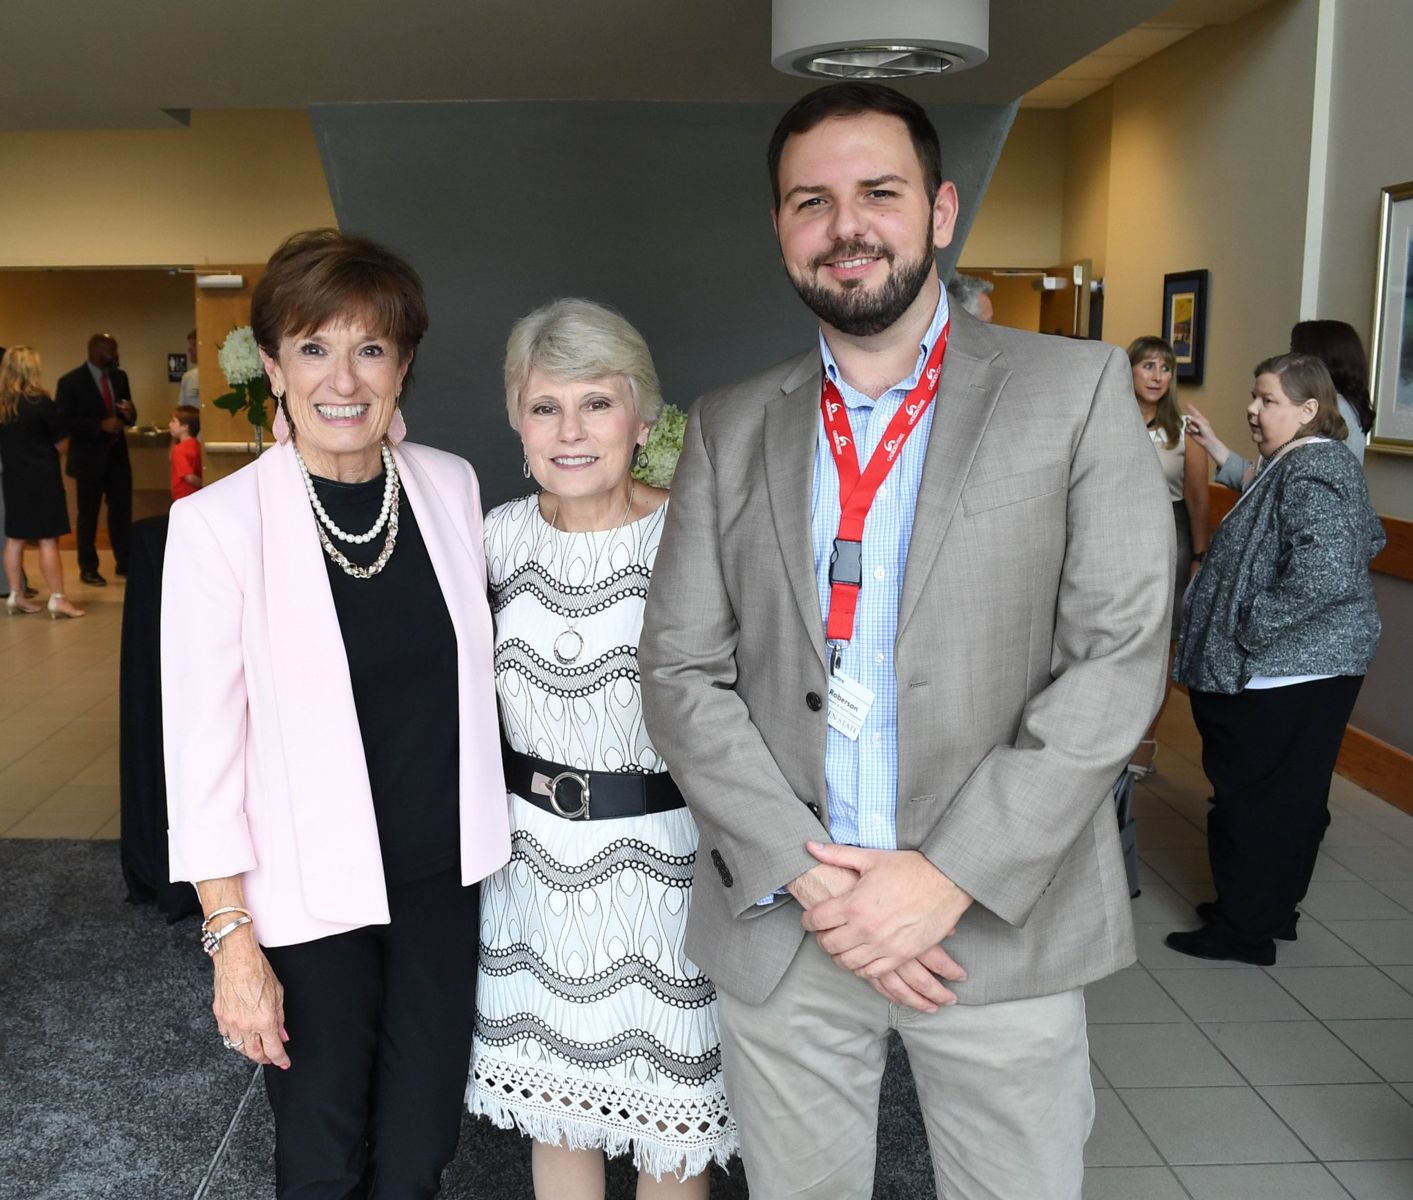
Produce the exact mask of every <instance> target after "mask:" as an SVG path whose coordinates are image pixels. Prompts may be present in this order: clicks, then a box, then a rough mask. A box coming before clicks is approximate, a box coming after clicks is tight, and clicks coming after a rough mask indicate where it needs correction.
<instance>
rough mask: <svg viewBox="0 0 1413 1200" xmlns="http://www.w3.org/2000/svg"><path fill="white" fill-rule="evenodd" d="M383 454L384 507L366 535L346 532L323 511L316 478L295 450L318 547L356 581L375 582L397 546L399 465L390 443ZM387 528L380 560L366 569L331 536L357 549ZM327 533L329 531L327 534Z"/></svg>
mask: <svg viewBox="0 0 1413 1200" xmlns="http://www.w3.org/2000/svg"><path fill="white" fill-rule="evenodd" d="M382 454H383V506H382V508H381V509H380V510H379V512H378V519H377V520H376V521H374V522H373V528H372V529H370V530H368V532H367V533H346V532H345V531H344V530H342V529H341V528H339V526H338V525H336V524H335V523H334V520H333V518H332V517H330V516H329V514H328V513H327V512H325V511H324V505H323V502H322V501H320V499H319V493H318V492H316V491H315V490H314V479H313V476H311V475H310V474H309V468H308V467H307V466H306V465H305V463H304V456H303V455H302V454H300V452H299V447H298V446H296V447H294V461H295V462H297V463H298V464H299V473H300V475H301V476H303V478H304V494H305V495H306V496H308V497H309V504H310V506H311V507H312V508H313V509H314V516H315V517H316V518H317V519H316V521H315V528H317V529H318V530H319V544H320V545H321V546H323V547H324V553H325V554H327V555H328V556H329V557H330V558H331V559H332V560H333V561H334V562H335V563H337V564H338V567H339V569H340V570H341V571H342V572H343V573H344V574H345V575H350V576H352V577H353V578H354V579H372V578H373V576H374V575H376V574H378V572H379V571H381V570H382V569H383V568H384V567H385V566H387V565H388V559H390V558H391V557H392V552H393V549H394V548H395V547H396V546H397V510H398V502H399V498H400V495H401V489H400V488H399V486H398V484H399V480H398V474H397V463H396V462H395V461H394V460H393V456H392V451H391V450H390V449H388V444H387V442H384V443H383V445H382ZM384 526H386V527H387V531H388V535H387V537H386V538H385V539H384V541H383V548H382V550H381V551H379V552H378V557H377V558H375V559H374V560H373V561H372V563H371V564H369V565H368V566H366V567H360V566H359V565H358V564H357V563H353V562H350V561H349V559H348V556H347V555H345V554H344V552H343V551H342V550H340V549H339V548H338V547H337V546H335V545H334V544H333V542H332V541H330V540H329V536H330V534H332V535H333V536H334V537H336V538H338V539H339V541H341V542H348V543H349V544H350V545H353V546H358V545H363V544H364V543H366V542H371V541H372V540H373V539H374V538H375V537H377V536H378V534H380V533H382V531H383V528H384ZM326 530H327V532H325V531H326Z"/></svg>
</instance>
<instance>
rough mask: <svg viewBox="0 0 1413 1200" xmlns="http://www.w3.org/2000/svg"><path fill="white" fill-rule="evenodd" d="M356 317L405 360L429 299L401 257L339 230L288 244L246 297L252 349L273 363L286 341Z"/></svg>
mask: <svg viewBox="0 0 1413 1200" xmlns="http://www.w3.org/2000/svg"><path fill="white" fill-rule="evenodd" d="M356 318H357V319H362V320H363V321H366V322H367V325H368V328H369V330H370V332H372V333H374V334H376V335H377V336H378V337H385V338H387V339H388V340H389V341H391V342H393V343H394V344H395V345H396V346H397V348H398V354H399V356H400V357H401V359H402V361H403V362H406V361H407V360H408V359H410V358H411V357H412V354H413V351H415V350H416V349H417V345H418V343H419V342H421V340H422V335H423V334H425V333H426V332H427V300H426V297H425V296H424V295H423V293H422V280H421V279H420V278H419V277H418V275H417V272H416V271H414V270H413V269H412V267H411V266H410V265H408V263H406V262H405V261H404V260H403V259H401V258H400V257H398V256H397V255H396V254H394V253H393V252H392V251H391V250H389V249H388V248H387V247H386V246H380V245H379V244H378V243H377V242H374V241H372V240H370V239H369V238H364V237H357V236H354V235H352V234H346V233H340V232H339V231H338V230H337V229H310V230H306V231H305V232H304V233H296V234H295V235H294V236H293V237H291V238H289V239H287V240H286V241H285V243H284V245H283V246H281V247H280V248H279V249H278V250H276V251H275V252H274V254H272V255H271V256H270V261H269V262H268V263H267V264H266V265H265V274H264V275H262V276H261V277H260V282H259V283H257V284H256V285H255V293H254V295H253V296H252V297H251V300H250V327H251V330H252V331H253V332H254V334H255V342H256V345H258V346H259V347H260V349H262V350H263V351H265V353H266V354H268V355H269V356H270V357H271V358H275V357H276V356H277V355H278V354H279V351H280V342H281V341H282V340H283V339H284V338H287V337H297V336H299V335H300V334H308V333H313V332H314V331H315V330H317V329H323V328H324V327H325V326H326V325H330V324H339V323H342V322H346V321H351V320H354V319H356ZM408 378H409V380H410V373H409V377H408ZM405 386H406V383H404V387H405Z"/></svg>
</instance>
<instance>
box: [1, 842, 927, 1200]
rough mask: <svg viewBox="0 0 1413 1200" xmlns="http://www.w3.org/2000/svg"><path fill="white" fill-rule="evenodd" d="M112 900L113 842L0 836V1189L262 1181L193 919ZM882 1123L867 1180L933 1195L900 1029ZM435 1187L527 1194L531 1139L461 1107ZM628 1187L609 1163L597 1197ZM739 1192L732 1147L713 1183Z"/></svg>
mask: <svg viewBox="0 0 1413 1200" xmlns="http://www.w3.org/2000/svg"><path fill="white" fill-rule="evenodd" d="M123 897H124V889H123V885H122V879H121V874H120V872H119V868H118V846H117V843H116V842H81V841H29V840H17V839H16V840H5V839H0V1200H80V1198H82V1200H98V1198H112V1200H149V1198H150V1200H260V1198H263V1197H268V1196H271V1195H273V1192H274V1187H273V1179H274V1169H273V1162H272V1157H271V1148H272V1145H273V1131H272V1125H271V1121H270V1111H269V1107H268V1105H267V1104H266V1102H265V1094H264V1090H263V1088H262V1087H260V1086H259V1085H258V1083H257V1086H256V1087H255V1088H254V1089H253V1090H252V1089H251V1086H250V1085H251V1081H252V1070H251V1069H250V1068H248V1066H247V1065H246V1063H245V1060H244V1059H241V1058H238V1057H237V1056H236V1055H234V1054H231V1053H229V1052H227V1051H225V1050H223V1049H222V1048H221V1044H220V1042H219V1041H218V1040H217V1037H216V1034H215V1029H214V1027H213V1024H212V1020H211V1015H210V1003H211V992H210V967H209V966H208V965H207V963H206V960H205V959H204V957H203V956H202V954H201V952H200V950H199V948H198V947H197V944H196V926H195V922H194V921H192V920H187V921H183V922H180V923H178V924H177V925H174V926H169V925H168V924H167V923H166V921H165V919H164V918H163V917H162V916H160V915H159V914H158V913H156V912H155V911H154V910H152V909H150V908H145V907H139V906H134V905H131V904H128V903H126V902H125V901H124V899H123ZM879 1124H880V1129H879V1156H878V1157H879V1162H878V1183H877V1188H876V1191H875V1195H876V1196H877V1197H880V1198H882V1200H903V1198H904V1197H906V1198H907V1200H926V1198H927V1197H931V1196H933V1194H934V1193H933V1188H932V1181H931V1171H930V1169H929V1166H928V1162H927V1152H926V1145H925V1141H924V1138H923V1133H922V1118H921V1115H920V1114H919V1112H918V1109H917V1103H916V1099H915V1096H914V1093H913V1088H912V1081H911V1079H910V1077H909V1076H908V1074H907V1062H906V1059H905V1057H904V1055H903V1054H902V1052H901V1050H900V1049H899V1047H898V1046H897V1045H896V1043H895V1045H894V1047H893V1055H892V1057H891V1058H890V1062H889V1070H888V1074H887V1076H886V1077H885V1079H884V1088H883V1112H882V1114H881V1120H880V1123H879ZM443 1195H444V1196H445V1197H447V1200H501V1198H505V1200H511V1198H515V1200H519V1198H522V1197H523V1198H527V1200H528V1197H530V1196H531V1188H530V1155H529V1147H528V1143H526V1142H525V1141H524V1140H523V1139H522V1138H520V1137H518V1136H516V1135H515V1134H513V1133H507V1132H504V1131H501V1130H498V1129H494V1128H492V1127H491V1126H490V1125H489V1124H488V1123H486V1122H484V1121H475V1122H473V1121H471V1120H470V1119H468V1120H467V1121H466V1122H465V1124H464V1126H463V1129H462V1139H461V1146H460V1149H459V1150H458V1152H457V1156H456V1160H455V1162H454V1163H453V1164H452V1166H451V1167H450V1168H449V1169H448V1171H447V1174H446V1177H445V1180H444V1189H443ZM632 1195H633V1173H632V1171H631V1168H630V1167H629V1165H628V1163H627V1162H626V1161H623V1160H620V1161H617V1162H615V1163H613V1164H611V1166H610V1171H609V1197H610V1200H628V1198H629V1197H631V1196H632ZM746 1195H747V1192H746V1186H745V1180H744V1175H743V1173H742V1170H741V1165H740V1162H739V1160H737V1161H734V1162H733V1163H732V1165H731V1170H730V1172H729V1173H725V1174H722V1173H718V1175H717V1176H716V1178H715V1179H714V1181H713V1184H712V1197H713V1200H739V1198H740V1197H744V1196H746Z"/></svg>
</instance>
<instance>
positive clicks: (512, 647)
mask: <svg viewBox="0 0 1413 1200" xmlns="http://www.w3.org/2000/svg"><path fill="white" fill-rule="evenodd" d="M665 517H666V507H665V506H664V507H663V508H660V509H658V510H657V511H656V512H654V513H651V514H649V515H648V516H646V517H644V518H642V519H641V520H638V521H634V522H631V523H629V524H626V525H624V526H623V527H622V528H621V529H617V530H604V531H602V532H593V533H561V532H560V531H559V530H557V529H555V528H553V527H552V526H551V525H549V524H548V522H546V521H545V520H544V518H543V517H542V516H541V515H540V512H539V507H538V505H537V503H536V500H535V498H534V497H527V498H525V499H521V500H514V501H511V502H510V503H509V504H505V505H502V506H501V507H499V508H497V509H495V510H493V511H492V512H491V513H490V514H489V515H488V516H487V517H486V562H487V567H488V570H489V574H490V585H491V607H492V611H493V612H494V614H495V623H496V634H495V673H496V688H497V691H498V694H499V697H500V706H501V721H502V724H503V725H504V728H505V733H506V737H507V739H508V741H509V742H510V745H511V746H512V747H513V748H514V749H515V750H517V751H520V752H521V753H524V754H531V755H534V756H535V757H537V758H543V759H548V760H549V761H551V762H555V763H563V764H566V765H569V766H572V767H574V768H576V769H578V770H586V769H587V770H594V771H615V772H625V771H628V772H652V771H662V770H665V765H664V763H663V761H662V758H661V757H660V756H659V755H658V753H657V751H656V750H655V749H654V748H653V745H652V742H651V741H650V740H649V738H648V734H647V730H646V729H645V728H644V725H643V715H642V700H641V692H640V691H639V685H638V679H639V676H638V637H639V634H640V632H641V630H642V622H643V603H644V600H645V599H646V596H647V590H648V579H649V576H650V574H651V571H652V564H653V560H654V558H655V557H656V554H657V546H658V539H659V537H660V536H661V534H662V525H663V521H664V519H665ZM591 573H592V578H590V574H591ZM566 615H567V617H568V620H566ZM569 620H572V621H573V622H574V627H575V628H576V629H577V630H578V632H579V634H580V635H582V637H583V639H584V647H583V651H582V653H580V654H579V655H578V657H577V660H576V661H575V662H574V663H573V664H571V665H568V666H565V665H562V664H560V663H559V662H557V661H556V659H555V655H554V653H553V646H554V643H555V639H556V638H558V637H560V636H561V635H562V634H563V632H564V630H565V629H566V628H567V627H568V624H569ZM569 641H570V642H572V641H573V639H569ZM562 645H563V643H562ZM509 802H510V824H511V856H510V862H509V863H508V864H507V865H506V866H505V867H503V868H502V869H501V870H500V871H498V872H496V874H494V875H492V876H491V877H490V878H489V879H487V880H486V881H485V882H484V883H483V884H482V887H481V949H480V953H481V961H480V971H479V975H478V979H477V985H476V1034H475V1044H474V1049H473V1052H472V1067H471V1082H470V1087H469V1088H468V1091H467V1103H468V1106H469V1108H470V1110H471V1111H472V1112H473V1113H477V1114H481V1115H484V1116H487V1117H489V1118H490V1119H491V1120H492V1121H493V1122H494V1123H495V1124H496V1125H498V1126H500V1127H502V1128H510V1127H512V1126H514V1127H517V1128H519V1129H520V1130H521V1132H523V1133H526V1134H529V1135H530V1136H531V1137H533V1138H535V1139H536V1140H538V1141H543V1142H549V1143H558V1142H560V1141H564V1142H565V1143H566V1144H568V1145H569V1146H572V1147H576V1148H578V1147H597V1148H600V1149H602V1150H604V1151H606V1152H607V1153H608V1154H609V1155H616V1154H621V1153H624V1152H626V1151H627V1150H628V1149H629V1148H630V1146H631V1148H632V1150H633V1161H634V1164H635V1166H637V1167H638V1169H639V1170H646V1171H648V1172H650V1173H651V1174H653V1175H656V1176H661V1175H663V1174H665V1173H670V1172H676V1171H679V1170H680V1169H681V1168H682V1167H683V1164H684V1163H685V1167H686V1172H687V1174H689V1175H694V1174H697V1173H699V1172H700V1171H702V1170H704V1169H705V1168H706V1166H707V1164H708V1163H709V1162H710V1161H712V1160H713V1159H714V1160H715V1161H717V1162H718V1163H721V1164H723V1165H724V1164H725V1162H726V1160H727V1159H728V1158H730V1156H731V1155H732V1153H733V1152H734V1151H735V1149H736V1126H735V1123H734V1122H733V1121H732V1119H731V1115H730V1111H729V1109H728V1107H727V1102H726V1096H725V1092H724V1091H723V1089H722V1082H721V1039H720V1035H719V1033H718V1029H717V1007H716V991H715V989H714V988H713V987H712V984H711V981H710V980H708V979H707V978H706V977H705V976H703V975H702V973H701V972H700V971H699V970H698V969H697V967H696V966H695V965H694V964H693V963H691V962H690V961H689V960H688V959H687V958H686V957H685V956H684V955H683V952H682V941H683V936H684V934H685V932H686V924H687V905H688V900H689V898H690V893H691V885H692V873H693V865H694V863H695V859H696V848H697V829H696V825H695V824H694V823H693V821H692V818H691V816H690V814H689V813H688V812H687V810H686V809H685V808H682V809H675V810H673V811H671V812H666V813H654V814H649V815H647V816H642V817H623V818H619V819H616V820H600V821H569V820H565V819H563V818H561V817H557V816H555V815H553V814H551V813H548V812H545V811H544V810H543V809H540V808H537V807H535V806H534V805H532V804H529V803H527V802H526V801H525V800H523V799H521V798H520V797H519V796H516V795H513V794H512V795H511V796H510V797H509Z"/></svg>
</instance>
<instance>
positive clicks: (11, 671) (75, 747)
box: [0, 550, 123, 838]
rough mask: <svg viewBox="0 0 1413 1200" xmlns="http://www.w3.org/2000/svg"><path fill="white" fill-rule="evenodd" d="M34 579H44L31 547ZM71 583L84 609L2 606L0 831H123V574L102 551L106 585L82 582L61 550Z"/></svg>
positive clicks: (40, 834) (50, 834)
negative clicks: (54, 611) (19, 612)
mask: <svg viewBox="0 0 1413 1200" xmlns="http://www.w3.org/2000/svg"><path fill="white" fill-rule="evenodd" d="M25 558H26V566H27V567H28V569H29V573H30V582H31V583H32V584H34V585H35V586H37V587H40V599H39V602H40V603H43V602H44V601H45V600H47V599H48V593H47V592H46V591H45V590H44V589H43V587H42V586H41V582H40V580H39V569H38V563H37V562H36V556H35V553H34V551H33V550H30V551H29V552H28V553H27V554H26V556H25ZM61 558H62V559H63V562H64V581H65V589H66V591H67V592H68V594H69V597H70V599H72V600H73V602H74V603H75V604H77V605H78V606H79V607H80V608H83V609H86V610H87V613H88V615H87V616H86V617H84V618H83V619H82V620H79V621H51V620H50V619H49V616H48V614H47V613H35V614H34V615H33V616H16V617H5V616H3V615H0V837H37V838H55V837H73V838H89V837H111V838H115V837H117V836H118V637H119V632H120V628H121V625H122V615H123V581H122V580H121V579H117V578H115V577H114V576H113V573H112V570H111V567H112V561H111V559H110V558H109V557H108V556H107V555H106V554H105V555H103V559H104V562H103V565H102V566H101V567H100V568H99V569H100V570H101V571H102V572H103V573H104V574H105V575H106V576H107V577H108V586H107V587H106V588H90V587H86V586H84V585H83V584H81V583H80V582H79V578H78V564H77V562H76V561H75V555H74V553H73V551H63V552H61Z"/></svg>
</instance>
